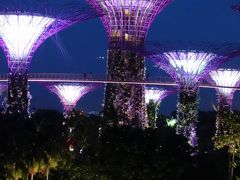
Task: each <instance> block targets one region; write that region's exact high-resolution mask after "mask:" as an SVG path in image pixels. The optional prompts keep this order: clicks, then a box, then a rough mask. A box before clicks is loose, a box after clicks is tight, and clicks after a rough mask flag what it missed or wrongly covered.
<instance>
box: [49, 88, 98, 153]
mask: <svg viewBox="0 0 240 180" xmlns="http://www.w3.org/2000/svg"><path fill="white" fill-rule="evenodd" d="M46 87H47V88H48V89H49V90H50V91H51V92H52V93H54V94H56V95H57V96H58V97H59V99H60V101H61V103H62V105H63V109H64V110H63V111H64V112H63V115H64V117H65V119H66V120H70V119H71V117H72V115H74V114H73V110H74V109H75V107H76V105H77V102H78V101H79V100H80V98H82V97H83V96H84V95H85V94H87V93H89V92H91V91H93V90H94V89H95V88H96V87H97V86H96V85H93V84H88V85H84V84H79V83H56V84H51V85H49V84H48V85H46ZM66 123H67V126H68V129H69V135H68V136H69V137H68V140H67V143H68V146H69V150H70V151H74V146H75V145H74V144H75V143H74V142H73V138H72V131H73V130H74V125H73V124H72V123H71V122H68V121H67V122H66Z"/></svg>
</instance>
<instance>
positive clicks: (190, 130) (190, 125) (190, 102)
mask: <svg viewBox="0 0 240 180" xmlns="http://www.w3.org/2000/svg"><path fill="white" fill-rule="evenodd" d="M198 105H199V99H198V87H188V88H186V87H185V86H182V85H181V86H180V87H179V102H178V106H177V107H178V111H177V120H178V125H177V133H178V134H182V135H184V136H185V137H186V138H188V142H189V144H190V145H191V146H192V147H196V146H197V132H196V126H197V122H198Z"/></svg>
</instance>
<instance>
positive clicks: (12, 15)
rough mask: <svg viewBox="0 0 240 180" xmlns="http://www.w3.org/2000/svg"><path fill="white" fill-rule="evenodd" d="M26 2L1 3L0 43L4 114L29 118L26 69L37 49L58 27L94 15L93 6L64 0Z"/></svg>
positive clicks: (61, 27) (58, 29)
mask: <svg viewBox="0 0 240 180" xmlns="http://www.w3.org/2000/svg"><path fill="white" fill-rule="evenodd" d="M29 3H30V4H28V3H22V4H19V3H17V6H16V7H15V5H16V4H15V5H14V3H11V2H9V1H6V2H3V3H1V4H0V45H1V47H2V48H3V50H4V52H5V54H6V57H7V61H8V69H9V77H8V78H9V81H8V99H7V114H12V115H19V117H28V111H27V109H28V106H29V100H28V68H29V64H30V62H31V59H32V56H33V54H34V52H35V51H36V49H37V48H38V47H39V46H40V45H41V44H42V43H43V42H44V41H45V40H46V39H47V38H48V37H50V36H52V35H53V34H55V33H57V32H59V31H60V30H62V29H64V28H66V27H68V26H70V25H72V24H74V23H77V22H81V21H83V20H87V19H90V18H92V17H96V12H95V13H94V12H93V9H91V10H90V11H88V10H87V8H83V9H80V8H74V7H73V6H71V5H72V4H67V3H64V2H62V3H57V2H56V4H51V3H50V2H49V3H48V4H45V3H44V2H41V3H40V2H39V3H38V2H36V3H35V2H34V3H33V4H31V2H29ZM50 4H51V5H50ZM60 4H61V7H59V6H60ZM60 9H61V10H60Z"/></svg>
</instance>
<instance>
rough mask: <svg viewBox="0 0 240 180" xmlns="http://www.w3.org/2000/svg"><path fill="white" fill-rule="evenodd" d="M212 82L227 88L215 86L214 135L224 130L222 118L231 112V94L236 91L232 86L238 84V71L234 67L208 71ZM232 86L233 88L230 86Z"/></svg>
mask: <svg viewBox="0 0 240 180" xmlns="http://www.w3.org/2000/svg"><path fill="white" fill-rule="evenodd" d="M210 77H211V80H209V81H210V82H211V83H212V84H214V85H216V86H223V87H227V88H222V87H219V88H216V90H217V95H218V108H217V119H216V136H218V135H221V134H222V133H223V132H224V119H225V118H228V117H229V115H230V114H229V113H230V112H231V107H232V101H233V96H234V93H235V91H236V89H234V87H238V86H239V84H240V71H238V70H234V69H218V70H216V71H212V72H211V73H210ZM230 87H233V88H230Z"/></svg>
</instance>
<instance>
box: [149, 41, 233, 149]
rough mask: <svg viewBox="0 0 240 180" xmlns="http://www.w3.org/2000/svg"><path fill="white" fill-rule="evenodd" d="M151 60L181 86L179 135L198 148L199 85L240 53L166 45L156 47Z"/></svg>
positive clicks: (226, 47)
mask: <svg viewBox="0 0 240 180" xmlns="http://www.w3.org/2000/svg"><path fill="white" fill-rule="evenodd" d="M154 48H155V51H156V50H157V52H158V53H156V52H154V53H152V54H151V55H150V58H151V59H152V60H153V61H154V62H155V63H156V65H157V66H158V67H159V68H162V69H164V70H165V71H166V72H167V73H168V74H169V75H170V76H171V77H172V78H173V79H174V80H175V81H176V83H177V84H178V98H179V101H178V105H177V121H178V124H177V133H178V134H182V135H184V136H185V137H187V138H188V141H189V144H190V145H191V146H192V147H196V146H197V134H196V124H197V122H198V104H199V98H198V92H199V84H200V82H201V80H203V79H204V78H205V77H206V76H207V75H208V74H209V72H210V71H211V70H214V69H215V68H217V66H218V65H219V64H220V63H222V62H224V61H225V60H226V59H228V58H229V57H232V56H233V54H235V53H236V49H235V48H237V46H234V45H232V44H223V45H220V46H219V45H210V44H206V46H205V45H204V44H175V45H174V44H165V45H164V44H162V45H159V44H157V45H154Z"/></svg>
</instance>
